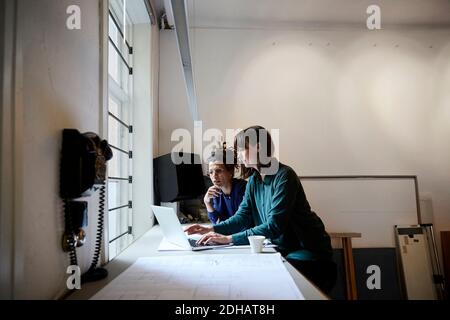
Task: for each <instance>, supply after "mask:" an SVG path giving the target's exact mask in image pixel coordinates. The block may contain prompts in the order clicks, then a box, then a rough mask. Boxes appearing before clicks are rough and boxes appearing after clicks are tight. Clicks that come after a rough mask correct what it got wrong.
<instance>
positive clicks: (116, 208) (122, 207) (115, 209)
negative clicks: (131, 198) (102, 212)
mask: <svg viewBox="0 0 450 320" xmlns="http://www.w3.org/2000/svg"><path fill="white" fill-rule="evenodd" d="M124 208H130V205H129V204H124V205H123V206H120V207H115V208H111V209H108V211H109V212H111V211H117V210H120V209H124Z"/></svg>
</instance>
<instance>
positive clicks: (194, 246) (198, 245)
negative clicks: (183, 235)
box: [188, 238, 213, 248]
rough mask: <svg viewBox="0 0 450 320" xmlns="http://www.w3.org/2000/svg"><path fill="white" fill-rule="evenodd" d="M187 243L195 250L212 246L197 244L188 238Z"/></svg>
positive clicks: (209, 244)
mask: <svg viewBox="0 0 450 320" xmlns="http://www.w3.org/2000/svg"><path fill="white" fill-rule="evenodd" d="M188 241H189V244H190V245H191V247H192V248H197V247H207V246H211V245H213V244H212V243H207V244H198V243H197V240H194V239H190V238H188Z"/></svg>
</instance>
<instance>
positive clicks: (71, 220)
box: [60, 129, 113, 281]
mask: <svg viewBox="0 0 450 320" xmlns="http://www.w3.org/2000/svg"><path fill="white" fill-rule="evenodd" d="M112 156H113V153H112V150H111V148H110V147H109V145H108V142H107V141H106V140H102V139H100V137H99V136H98V135H97V134H95V133H92V132H87V133H83V134H82V133H80V132H79V131H78V130H76V129H64V130H63V140H62V150H61V177H60V196H61V198H62V199H63V202H64V216H65V232H64V235H63V239H62V247H63V250H64V251H65V252H69V256H70V263H71V265H78V262H77V256H76V247H80V246H82V245H83V244H84V243H85V241H86V233H85V231H84V230H83V227H85V226H87V211H88V210H87V202H86V201H75V200H74V199H76V198H80V197H86V196H90V195H92V194H93V192H95V191H96V190H98V189H99V190H100V203H99V215H98V226H97V238H96V244H95V252H94V258H93V260H92V264H91V266H90V268H89V270H88V272H86V273H85V274H84V275H83V276H82V281H93V280H98V279H102V278H104V277H106V276H107V271H106V270H105V269H103V268H97V263H98V259H99V256H100V250H101V244H102V235H103V216H104V204H105V192H106V191H105V181H106V162H107V161H108V160H110V159H111V158H112Z"/></svg>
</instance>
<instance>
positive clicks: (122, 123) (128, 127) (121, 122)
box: [108, 111, 131, 131]
mask: <svg viewBox="0 0 450 320" xmlns="http://www.w3.org/2000/svg"><path fill="white" fill-rule="evenodd" d="M108 115H109V116H110V117H111V118H113V119H115V120H116V121H117V122H118V123H120V124H121V125H123V126H124V127H125V128H127V129H128V131H130V128H131V126H130V125H128V124H126V123H125V122H124V121H122V120H120V118H118V117H117V116H116V115H114V114H113V113H111V112H110V111H108Z"/></svg>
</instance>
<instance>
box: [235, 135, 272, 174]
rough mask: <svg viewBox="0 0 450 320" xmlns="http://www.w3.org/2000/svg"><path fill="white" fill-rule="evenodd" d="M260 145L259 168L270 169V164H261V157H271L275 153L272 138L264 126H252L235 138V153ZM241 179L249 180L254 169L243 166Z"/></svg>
mask: <svg viewBox="0 0 450 320" xmlns="http://www.w3.org/2000/svg"><path fill="white" fill-rule="evenodd" d="M258 143H259V152H258V154H257V156H258V167H268V166H270V163H260V159H261V155H263V156H267V157H271V156H272V154H273V151H274V145H273V141H272V137H271V135H270V133H269V132H268V131H267V129H266V128H264V127H262V126H251V127H248V128H247V129H244V130H242V131H241V132H239V133H238V134H237V135H236V137H235V138H234V150H235V152H237V151H239V150H242V149H245V150H248V148H249V145H250V144H251V145H252V146H253V145H257V144H258ZM240 168H241V177H242V178H243V179H246V178H248V177H249V176H250V175H251V174H252V173H253V169H252V168H246V167H245V166H244V165H242V164H241V166H240Z"/></svg>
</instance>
